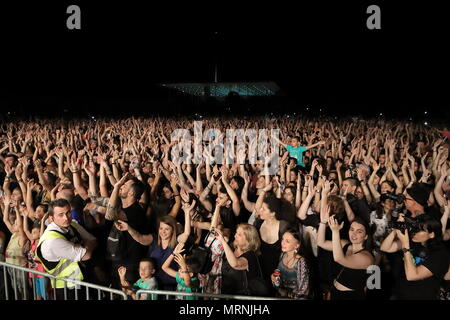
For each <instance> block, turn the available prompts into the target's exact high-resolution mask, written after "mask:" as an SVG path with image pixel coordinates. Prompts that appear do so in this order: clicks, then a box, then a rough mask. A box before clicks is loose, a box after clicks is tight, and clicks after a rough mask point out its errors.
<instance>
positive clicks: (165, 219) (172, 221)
mask: <svg viewBox="0 0 450 320" xmlns="http://www.w3.org/2000/svg"><path fill="white" fill-rule="evenodd" d="M161 222H162V223H164V224H167V225H168V226H170V227H171V228H172V236H171V237H170V240H169V247H171V248H172V249H173V248H175V246H176V245H177V222H176V220H175V219H174V218H173V217H171V216H163V217H161V218H160V219H159V223H158V245H161V243H162V241H161V237H160V236H159V227H160V226H161Z"/></svg>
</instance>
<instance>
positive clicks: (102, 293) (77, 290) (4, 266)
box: [0, 262, 127, 300]
mask: <svg viewBox="0 0 450 320" xmlns="http://www.w3.org/2000/svg"><path fill="white" fill-rule="evenodd" d="M0 267H1V270H2V271H3V279H0V281H3V283H4V289H3V290H4V295H5V299H6V300H10V293H9V286H8V269H9V270H12V275H13V277H12V279H11V280H12V288H13V291H14V299H15V300H18V298H19V297H18V296H19V295H18V283H17V280H18V279H16V274H19V275H22V276H23V277H22V279H21V280H22V285H23V286H22V288H24V290H23V293H24V295H23V297H21V298H22V300H31V299H29V298H30V297H28V295H29V291H28V283H27V282H28V279H29V277H28V273H31V275H32V276H31V279H32V281H31V284H32V285H31V286H32V288H31V289H32V291H33V299H32V300H36V288H35V281H34V280H35V279H36V275H40V276H43V277H44V278H48V279H49V281H51V282H53V284H56V281H63V282H64V300H68V299H67V296H68V290H74V291H73V292H74V294H75V300H96V299H94V298H95V293H94V294H92V291H93V292H95V290H96V291H97V300H102V299H105V298H107V297H108V296H107V294H108V293H109V298H110V299H111V300H114V299H115V298H117V297H119V298H122V299H123V300H127V295H126V293H125V292H122V291H120V290H116V289H111V288H107V287H102V286H99V285H96V284H92V283H89V282H84V281H79V280H72V279H66V278H57V277H55V276H53V275H51V274H48V273H43V272H39V271H36V270H33V269H28V268H24V267H20V266H16V265H12V264H9V263H5V262H0ZM16 271H18V272H16ZM19 281H20V279H19ZM68 282H70V283H72V284H75V287H74V289H68V288H67V283H68ZM81 288H85V290H86V292H85V293H86V295H85V296H83V294H82V293H83V292H82V291H81V290H84V289H81ZM90 289H91V290H90ZM52 291H53V297H52V300H57V297H56V290H55V289H54V288H52ZM90 291H91V292H90ZM0 294H1V293H0ZM80 294H81V295H82V297H80Z"/></svg>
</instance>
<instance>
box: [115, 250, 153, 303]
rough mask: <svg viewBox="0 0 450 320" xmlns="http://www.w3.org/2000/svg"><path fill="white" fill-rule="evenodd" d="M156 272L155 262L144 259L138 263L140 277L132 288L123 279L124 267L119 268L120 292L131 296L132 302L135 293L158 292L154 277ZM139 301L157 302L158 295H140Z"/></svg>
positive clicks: (150, 259) (151, 259)
mask: <svg viewBox="0 0 450 320" xmlns="http://www.w3.org/2000/svg"><path fill="white" fill-rule="evenodd" d="M155 271H156V262H155V260H154V259H153V258H144V259H141V261H140V262H139V276H140V277H141V278H140V279H139V280H138V281H136V283H135V284H134V285H133V286H130V283H129V282H128V281H127V280H126V279H125V274H126V273H127V268H126V267H123V266H122V267H119V269H118V272H119V277H120V283H121V285H122V290H123V291H124V292H125V293H126V294H128V295H131V297H132V298H133V300H136V291H138V290H140V289H142V290H158V283H157V282H156V278H155V277H154V274H155ZM140 300H158V295H156V294H152V295H151V296H150V295H142V296H141V298H140Z"/></svg>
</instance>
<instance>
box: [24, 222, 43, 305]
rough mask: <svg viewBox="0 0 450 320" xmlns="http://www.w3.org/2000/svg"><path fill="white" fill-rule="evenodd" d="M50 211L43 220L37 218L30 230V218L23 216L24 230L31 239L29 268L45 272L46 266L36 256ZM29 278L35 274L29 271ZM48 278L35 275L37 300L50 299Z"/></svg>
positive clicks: (28, 257)
mask: <svg viewBox="0 0 450 320" xmlns="http://www.w3.org/2000/svg"><path fill="white" fill-rule="evenodd" d="M47 217H48V213H46V214H45V215H44V217H43V218H42V219H41V221H38V220H36V221H35V222H34V223H33V226H32V228H31V233H30V230H29V224H28V218H27V216H25V215H24V216H23V230H24V232H25V234H26V235H27V237H28V239H29V240H30V243H31V246H30V250H29V251H28V253H27V259H28V268H30V269H33V270H36V271H39V272H43V273H45V270H44V266H43V265H42V263H41V262H40V261H39V260H38V259H37V257H36V249H37V245H38V243H39V239H40V237H41V236H42V234H43V233H44V230H45V221H46V220H47ZM29 278H30V279H33V274H32V273H29ZM48 282H49V281H48V278H45V277H43V276H41V275H37V274H35V275H34V291H35V293H36V300H48V292H47V289H48Z"/></svg>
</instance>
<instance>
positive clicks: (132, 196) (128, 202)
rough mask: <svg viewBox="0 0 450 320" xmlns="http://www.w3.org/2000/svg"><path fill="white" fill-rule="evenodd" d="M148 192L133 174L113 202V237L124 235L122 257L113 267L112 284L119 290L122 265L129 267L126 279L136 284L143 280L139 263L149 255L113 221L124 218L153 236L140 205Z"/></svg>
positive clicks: (116, 190) (109, 209)
mask: <svg viewBox="0 0 450 320" xmlns="http://www.w3.org/2000/svg"><path fill="white" fill-rule="evenodd" d="M144 190H145V186H144V185H143V183H142V182H141V181H139V180H138V179H136V178H131V179H130V175H129V174H127V175H125V176H124V177H122V179H120V180H119V181H118V182H117V183H116V184H115V185H114V190H113V192H112V194H111V197H110V199H109V203H108V207H107V210H106V215H105V219H106V220H108V221H111V222H110V224H111V234H112V233H114V232H121V233H122V234H121V235H120V237H119V239H120V240H119V241H121V243H120V250H121V252H120V255H119V258H118V259H117V260H114V261H112V266H111V278H112V279H111V282H112V285H113V287H114V288H117V289H119V288H120V280H119V276H118V272H117V269H118V268H119V267H120V266H125V267H126V268H127V273H126V275H125V278H126V279H127V281H128V282H130V283H134V282H136V280H137V279H138V278H139V271H138V266H139V260H140V259H141V258H142V257H144V255H145V246H143V245H141V244H140V243H139V242H136V241H135V240H134V239H133V238H132V237H131V236H130V234H129V233H128V232H123V231H118V228H116V225H115V223H114V224H112V222H116V221H117V220H119V219H120V220H122V221H126V222H127V223H128V225H129V226H131V227H132V228H133V229H135V230H137V231H138V232H140V233H142V234H147V233H149V230H147V229H148V228H147V227H148V225H147V220H146V216H145V211H144V209H143V207H142V206H141V204H140V203H139V199H140V198H141V196H142V194H143V193H144ZM119 200H120V201H119Z"/></svg>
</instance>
